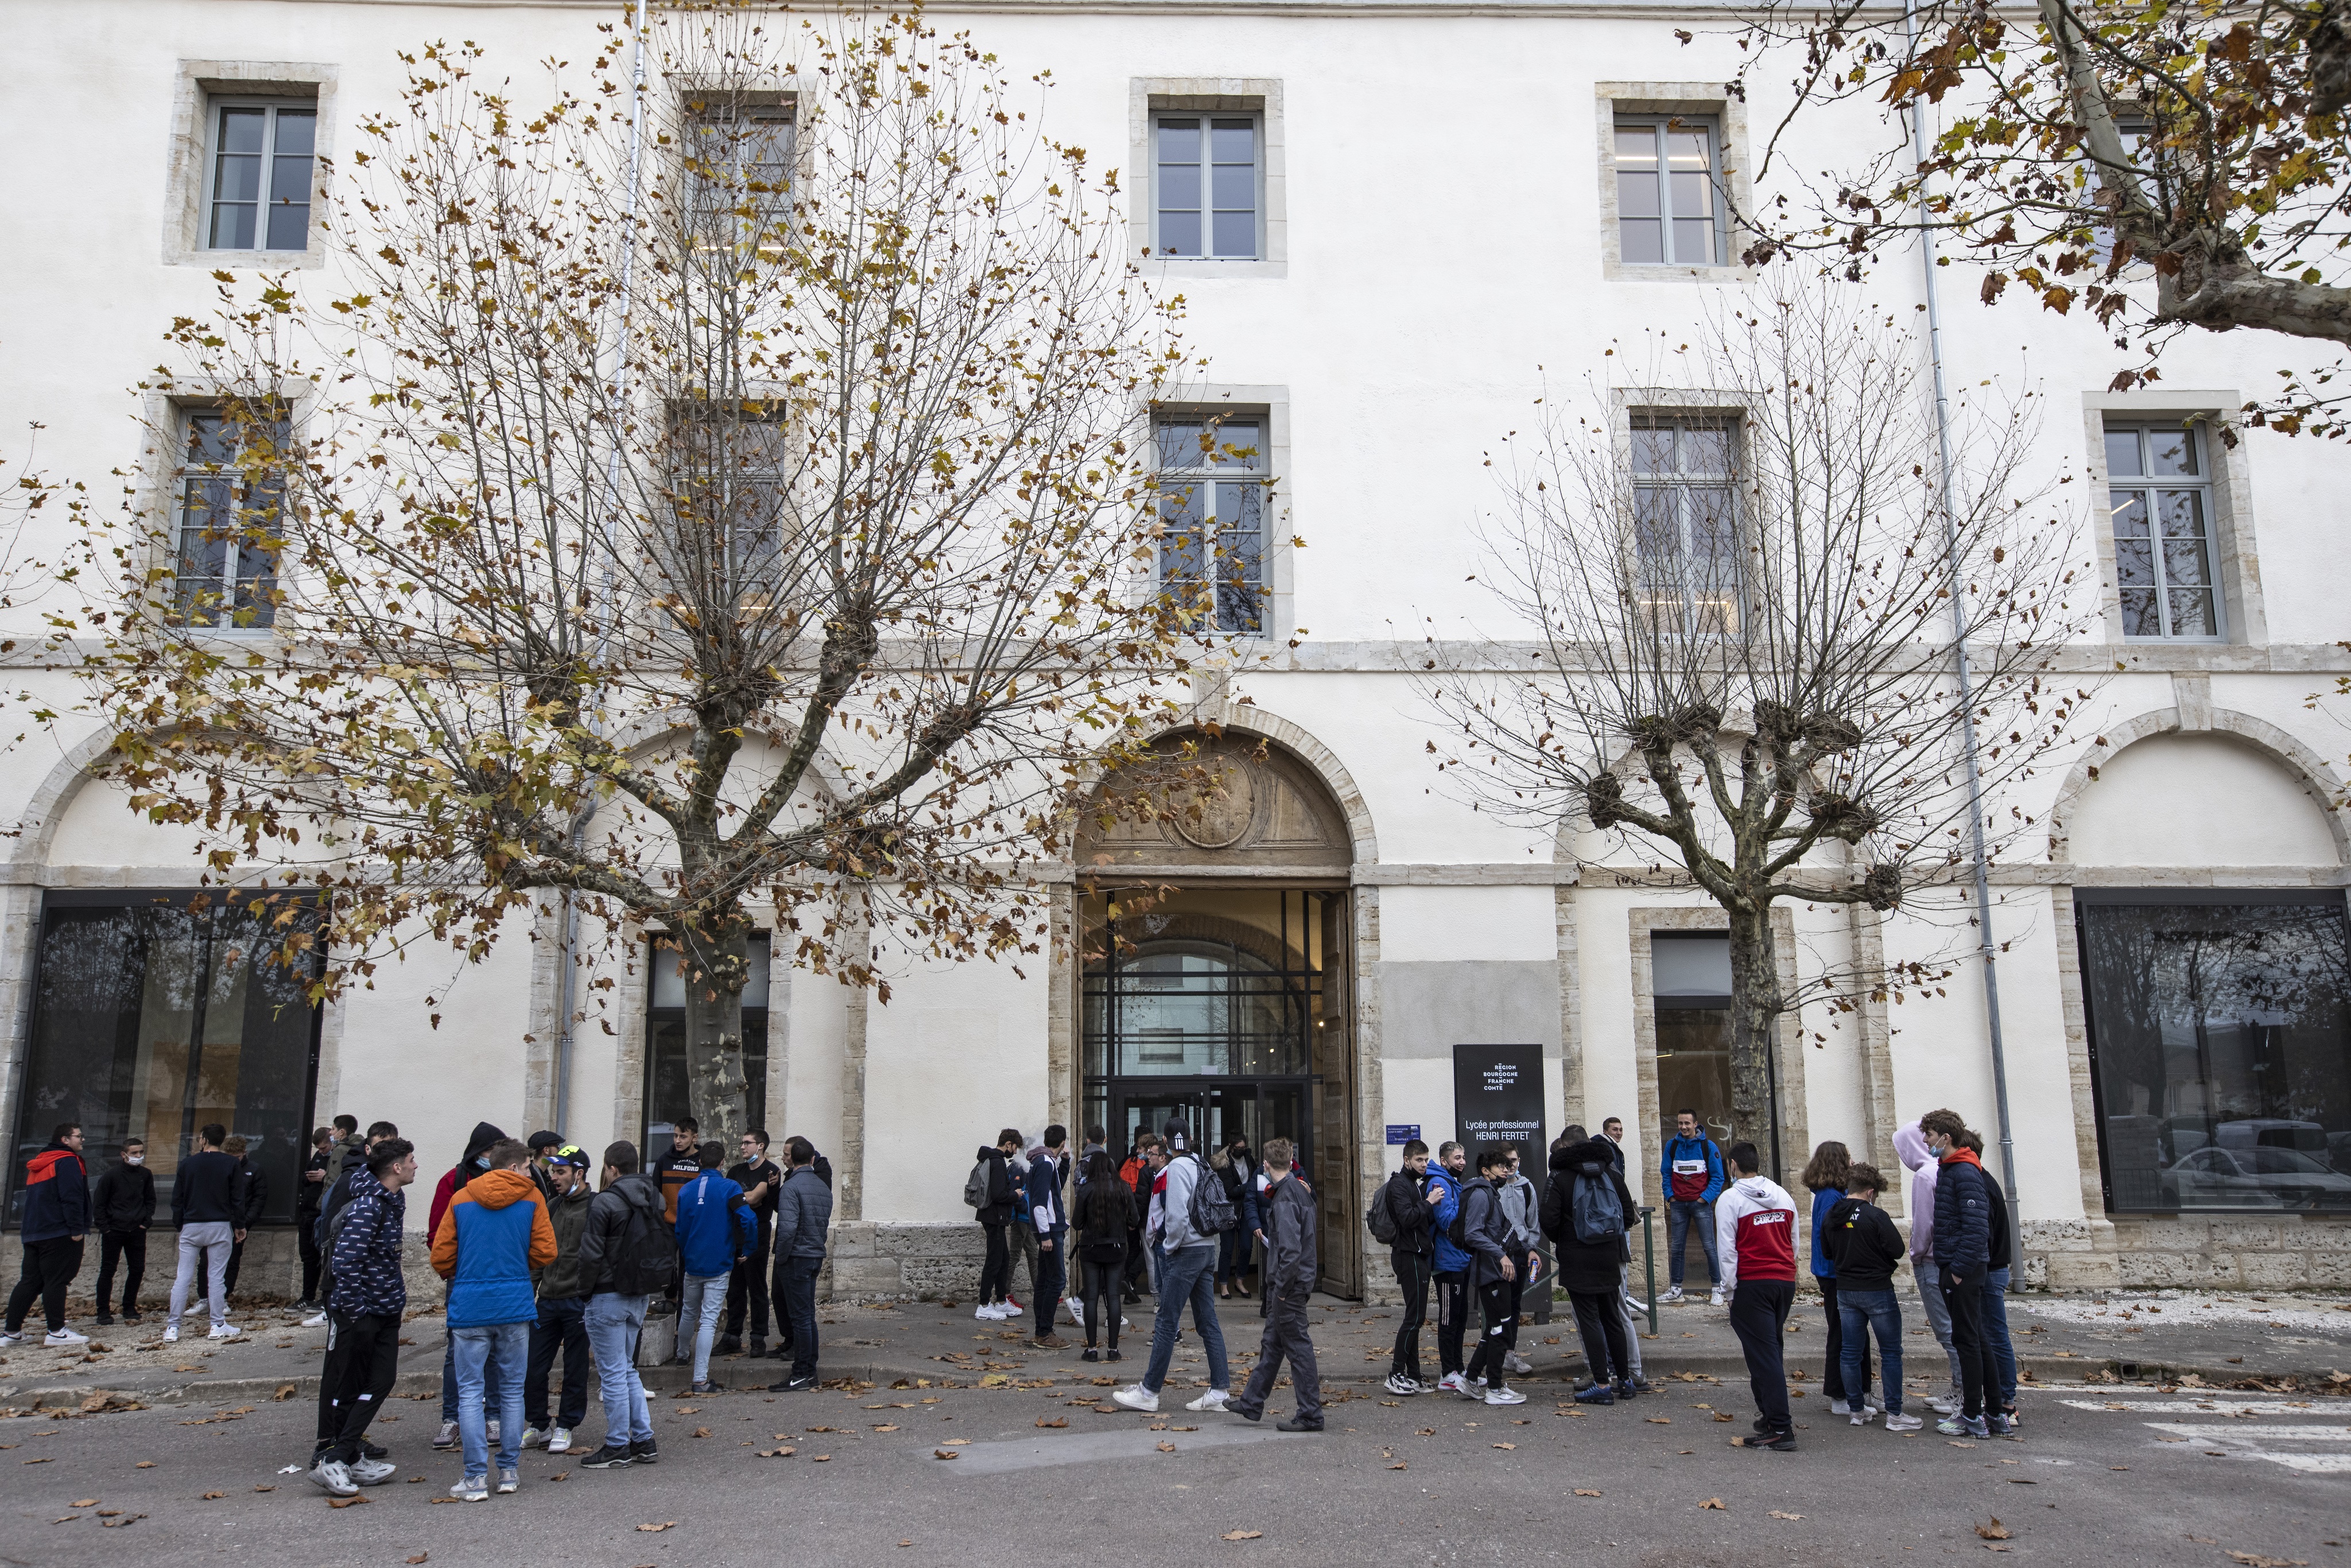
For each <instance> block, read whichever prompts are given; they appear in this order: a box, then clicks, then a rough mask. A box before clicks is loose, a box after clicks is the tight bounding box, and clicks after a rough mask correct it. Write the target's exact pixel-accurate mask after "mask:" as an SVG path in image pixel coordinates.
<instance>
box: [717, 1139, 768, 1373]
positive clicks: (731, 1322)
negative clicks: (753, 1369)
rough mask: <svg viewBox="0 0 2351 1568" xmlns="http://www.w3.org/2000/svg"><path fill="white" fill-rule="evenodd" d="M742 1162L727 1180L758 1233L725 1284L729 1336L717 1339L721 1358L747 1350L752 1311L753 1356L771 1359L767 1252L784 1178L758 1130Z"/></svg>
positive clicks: (744, 1142) (744, 1149)
mask: <svg viewBox="0 0 2351 1568" xmlns="http://www.w3.org/2000/svg"><path fill="white" fill-rule="evenodd" d="M740 1152H741V1154H742V1155H743V1157H742V1159H740V1160H739V1161H737V1163H736V1164H734V1165H732V1166H728V1167H727V1169H726V1179H727V1180H728V1181H731V1182H733V1183H734V1184H735V1185H736V1186H739V1187H741V1188H742V1189H743V1203H744V1207H747V1208H748V1209H749V1210H750V1211H751V1218H752V1220H753V1222H754V1224H755V1225H756V1227H757V1228H756V1229H755V1231H754V1232H753V1234H752V1237H751V1251H750V1255H749V1256H748V1257H747V1258H745V1259H744V1260H742V1261H741V1262H739V1263H737V1264H736V1265H735V1272H734V1274H733V1275H732V1276H731V1277H729V1278H728V1280H727V1281H726V1333H722V1334H720V1335H719V1336H718V1354H721V1355H732V1354H735V1353H736V1352H737V1351H738V1350H741V1349H742V1348H743V1309H744V1307H745V1305H746V1304H748V1305H749V1307H750V1309H751V1354H752V1355H754V1356H755V1357H756V1356H762V1355H765V1354H768V1246H769V1244H770V1243H771V1242H772V1241H773V1239H774V1237H775V1229H776V1189H777V1188H778V1187H779V1186H783V1185H784V1173H783V1171H782V1170H781V1169H779V1168H778V1166H777V1165H776V1162H775V1161H773V1160H771V1159H769V1158H768V1134H766V1133H765V1132H762V1131H757V1130H754V1131H752V1132H748V1133H746V1134H743V1137H742V1140H741V1146H740Z"/></svg>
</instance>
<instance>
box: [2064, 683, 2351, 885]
mask: <svg viewBox="0 0 2351 1568" xmlns="http://www.w3.org/2000/svg"><path fill="white" fill-rule="evenodd" d="M2164 735H2215V736H2225V737H2229V738H2231V739H2232V740H2234V741H2236V742H2237V743H2238V744H2239V745H2241V746H2243V747H2245V748H2246V749H2248V750H2250V751H2252V752H2255V753H2257V754H2259V755H2260V756H2262V757H2263V758H2267V759H2268V760H2270V761H2272V762H2274V763H2276V764H2277V765H2278V766H2279V767H2281V768H2284V769H2285V771H2286V773H2287V774H2288V776H2289V777H2291V778H2292V779H2294V783H2295V785H2296V786H2297V787H2298V788H2299V789H2301V790H2302V792H2303V793H2304V794H2305V795H2307V796H2309V797H2310V799H2311V800H2312V801H2313V803H2314V804H2315V805H2316V806H2317V807H2318V810H2319V814H2320V816H2321V817H2322V818H2323V819H2324V820H2325V823H2326V831H2327V833H2328V836H2329V837H2330V838H2332V839H2333V841H2334V843H2335V859H2336V861H2337V862H2340V863H2343V864H2351V821H2347V820H2346V816H2345V813H2344V811H2343V810H2342V804H2341V802H2342V800H2343V782H2342V780H2341V779H2337V778H2336V777H2335V770H2334V769H2333V768H2330V767H2328V766H2327V764H2326V760H2325V758H2322V757H2320V756H2319V755H2318V753H2317V752H2315V751H2314V750H2312V749H2311V748H2310V747H2308V746H2306V745H2304V743H2303V742H2302V741H2301V740H2300V739H2298V738H2296V737H2294V736H2293V735H2290V734H2288V733H2287V732H2286V731H2284V730H2283V729H2280V728H2279V727H2277V726H2275V725H2273V724H2272V723H2270V722H2269V721H2268V720H2266V719H2261V718H2255V717H2254V716H2252V715H2251V714H2246V713H2239V712H2236V711H2235V710H2234V709H2231V708H2213V709H2210V711H2209V712H2208V713H2202V714H2198V713H2193V712H2186V711H2184V710H2182V709H2181V708H2179V707H2167V708H2157V709H2154V710H2153V711H2151V712H2148V713H2143V714H2140V715H2139V716H2137V717H2135V718H2132V719H2129V720H2126V722H2124V723H2123V724H2121V725H2118V726H2116V727H2113V728H2110V729H2108V730H2107V731H2106V732H2105V736H2104V737H2102V738H2104V739H2105V743H2106V744H2105V746H2104V747H2094V748H2092V750H2091V751H2089V752H2085V755H2084V756H2082V757H2081V758H2078V759H2077V760H2076V761H2075V762H2074V766H2073V768H2071V769H2070V770H2069V771H2068V772H2067V773H2066V775H2065V781H2064V783H2063V784H2061V785H2060V786H2059V787H2058V789H2057V795H2056V799H2055V800H2053V801H2052V803H2051V805H2050V810H2049V859H2050V860H2051V862H2053V863H2055V864H2059V865H2064V864H2070V863H2071V862H2072V856H2071V854H2070V852H2069V841H2068V837H2067V829H2066V824H2067V821H2068V820H2069V818H2070V817H2071V815H2072V812H2073V810H2074V804H2075V803H2076V802H2077V801H2079V800H2081V798H2082V795H2083V793H2084V792H2085V790H2087V789H2089V787H2090V785H2091V784H2092V783H2094V782H2095V775H2096V773H2097V770H2098V769H2099V768H2100V767H2101V766H2102V765H2104V764H2105V763H2108V762H2111V761H2112V760H2113V759H2114V758H2116V757H2119V756H2120V755H2122V753H2123V752H2124V751H2126V750H2127V749H2128V748H2129V747H2133V746H2136V745H2137V744H2138V743H2139V742H2140V741H2142V740H2148V739H2152V738H2153V737H2157V736H2164Z"/></svg>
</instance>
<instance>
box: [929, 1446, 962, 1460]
mask: <svg viewBox="0 0 2351 1568" xmlns="http://www.w3.org/2000/svg"><path fill="white" fill-rule="evenodd" d="M931 1458H935V1459H960V1458H963V1456H962V1455H961V1454H958V1453H956V1451H955V1450H954V1449H953V1448H933V1449H932V1450H931Z"/></svg>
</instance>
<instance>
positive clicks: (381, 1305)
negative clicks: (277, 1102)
mask: <svg viewBox="0 0 2351 1568" xmlns="http://www.w3.org/2000/svg"><path fill="white" fill-rule="evenodd" d="M697 1133H698V1129H697V1128H696V1127H695V1125H694V1124H693V1123H692V1122H691V1121H683V1122H681V1123H680V1124H678V1126H677V1127H676V1128H675V1130H674V1133H673V1135H672V1145H671V1148H670V1149H669V1150H668V1151H667V1152H665V1153H664V1155H660V1156H658V1157H656V1158H655V1159H654V1160H653V1162H652V1165H651V1166H650V1167H648V1168H644V1169H640V1162H639V1158H638V1154H637V1149H636V1145H633V1144H631V1143H629V1142H627V1141H625V1140H623V1141H621V1142H616V1143H613V1144H611V1145H608V1146H607V1147H606V1148H605V1150H604V1153H603V1158H602V1162H601V1170H600V1172H599V1173H598V1174H597V1175H596V1176H595V1177H593V1178H591V1176H590V1159H589V1156H588V1154H587V1152H586V1151H585V1150H583V1149H581V1148H580V1147H579V1146H578V1145H574V1144H569V1143H567V1142H565V1141H564V1139H563V1138H562V1137H561V1136H560V1135H559V1134H554V1133H539V1134H533V1135H532V1137H531V1138H530V1139H529V1140H528V1143H526V1142H522V1141H518V1140H516V1139H512V1138H509V1137H507V1135H506V1134H504V1133H502V1132H501V1131H500V1130H499V1129H498V1128H496V1127H495V1126H492V1125H490V1124H487V1123H483V1124H478V1125H476V1126H475V1129H474V1134H473V1136H472V1137H471V1138H470V1139H469V1140H468V1141H467V1143H466V1145H465V1153H464V1155H462V1156H461V1157H460V1158H459V1160H458V1162H457V1164H456V1165H455V1166H454V1167H452V1169H451V1170H450V1171H449V1172H448V1174H447V1175H445V1176H443V1177H442V1178H441V1182H440V1185H439V1186H438V1187H437V1188H436V1189H435V1191H434V1197H433V1207H432V1212H431V1215H430V1217H429V1219H428V1223H427V1230H428V1233H429V1234H430V1235H431V1237H432V1261H433V1268H434V1272H435V1273H437V1274H439V1275H440V1276H441V1277H442V1278H443V1279H444V1280H446V1281H448V1282H449V1290H448V1299H447V1314H448V1333H447V1336H446V1345H445V1349H444V1355H443V1366H442V1406H443V1407H442V1425H441V1429H440V1432H439V1433H438V1434H437V1436H436V1437H435V1438H434V1448H444V1449H445V1448H458V1449H460V1450H461V1451H462V1458H463V1464H464V1473H463V1474H462V1476H461V1477H460V1479H458V1481H457V1482H456V1484H455V1486H454V1487H453V1488H452V1489H451V1491H450V1495H451V1496H453V1497H455V1498H458V1499H460V1500H465V1501H469V1502H473V1501H480V1500H485V1499H486V1498H488V1497H489V1496H491V1495H492V1493H493V1492H494V1491H495V1492H497V1493H508V1492H513V1491H516V1490H519V1488H520V1485H521V1478H520V1475H519V1472H518V1466H519V1463H520V1459H521V1450H522V1449H523V1448H546V1449H547V1450H548V1451H549V1452H550V1453H558V1454H559V1453H565V1452H568V1451H569V1450H570V1448H571V1446H572V1433H573V1430H574V1429H575V1428H576V1427H579V1426H580V1424H581V1423H582V1422H583V1421H584V1420H585V1419H586V1416H587V1409H588V1405H587V1401H588V1372H589V1368H590V1364H592V1365H593V1367H594V1370H595V1380H596V1384H597V1386H598V1390H599V1393H600V1395H601V1401H602V1404H603V1406H604V1431H605V1438H604V1442H603V1445H602V1446H601V1448H598V1449H597V1450H596V1451H595V1452H593V1453H591V1454H589V1455H587V1456H586V1457H585V1458H582V1459H581V1460H580V1465H581V1466H582V1468H584V1469H621V1468H623V1467H626V1466H630V1465H650V1464H656V1463H658V1462H659V1461H660V1458H661V1452H660V1448H659V1446H658V1444H657V1443H656V1442H655V1440H654V1437H653V1417H652V1412H651V1408H650V1406H648V1404H647V1401H646V1396H645V1389H644V1384H643V1379H642V1378H641V1377H640V1375H639V1374H638V1371H637V1367H638V1364H639V1348H640V1344H641V1343H642V1340H643V1333H644V1326H645V1322H646V1319H647V1316H648V1315H649V1314H650V1313H652V1312H653V1303H654V1301H657V1300H666V1301H674V1302H675V1303H676V1304H677V1307H678V1312H677V1314H676V1318H675V1322H676V1323H677V1335H678V1339H677V1346H676V1348H677V1354H678V1355H679V1356H680V1357H682V1358H684V1359H689V1360H690V1361H691V1362H692V1364H693V1366H694V1386H695V1391H696V1392H697V1393H703V1392H709V1391H711V1390H712V1389H713V1388H714V1387H715V1385H714V1384H713V1383H712V1382H711V1379H710V1371H709V1365H710V1356H711V1354H712V1352H713V1350H714V1348H720V1347H723V1344H724V1343H725V1342H720V1344H719V1345H718V1346H715V1345H714V1341H716V1339H717V1328H718V1322H719V1317H720V1314H721V1312H722V1311H726V1310H727V1309H728V1303H729V1301H732V1302H733V1303H734V1305H733V1308H732V1311H733V1312H734V1316H733V1317H732V1318H731V1320H730V1321H729V1325H728V1327H727V1330H726V1336H725V1340H726V1342H737V1343H739V1340H738V1335H739V1333H740V1330H741V1328H742V1326H743V1321H744V1320H743V1316H742V1313H743V1310H744V1308H745V1307H746V1306H749V1307H750V1308H751V1310H752V1318H751V1327H752V1331H753V1348H754V1350H755V1352H757V1353H764V1352H765V1338H766V1333H767V1312H768V1294H769V1292H768V1283H769V1281H768V1277H767V1276H766V1273H765V1267H764V1266H765V1264H766V1263H767V1261H768V1258H769V1256H770V1255H771V1254H772V1258H773V1263H774V1270H773V1276H772V1285H773V1294H774V1300H775V1302H776V1305H777V1308H778V1312H777V1318H778V1324H779V1325H780V1326H782V1327H783V1328H784V1330H785V1333H784V1338H783V1345H782V1348H781V1351H780V1353H779V1354H788V1355H789V1356H790V1358H791V1362H792V1364H791V1368H790V1371H789V1374H788V1375H786V1376H785V1377H784V1378H782V1379H781V1380H779V1381H778V1382H777V1383H775V1384H773V1385H770V1386H771V1387H772V1388H773V1389H774V1390H775V1391H777V1392H787V1391H799V1390H805V1389H809V1388H813V1387H814V1386H816V1367H817V1351H818V1341H817V1330H816V1305H815V1303H816V1280H817V1275H818V1273H819V1272H820V1270H821V1269H822V1268H823V1263H824V1254H825V1237H826V1232H827V1230H828V1228H829V1227H830V1226H831V1219H832V1196H831V1179H830V1177H831V1173H830V1169H829V1167H826V1166H824V1162H823V1160H822V1156H820V1155H819V1154H818V1153H817V1151H816V1149H815V1146H814V1145H811V1144H810V1142H809V1141H808V1140H807V1139H806V1138H799V1137H794V1138H789V1139H786V1140H785V1142H784V1145H783V1150H782V1153H783V1155H784V1161H783V1164H782V1165H780V1166H779V1165H778V1164H777V1163H776V1162H775V1161H772V1160H770V1159H769V1158H768V1134H765V1133H764V1132H752V1133H748V1134H744V1136H743V1138H742V1140H741V1145H740V1148H739V1153H740V1154H741V1155H742V1158H741V1160H740V1161H738V1162H737V1165H736V1166H733V1167H732V1168H730V1169H727V1170H726V1171H724V1172H722V1171H721V1169H720V1167H721V1166H722V1165H724V1164H725V1158H726V1150H725V1148H724V1145H721V1144H719V1143H716V1142H708V1143H703V1142H698V1141H697V1138H696V1134H697ZM415 1179H416V1153H415V1149H414V1146H413V1145H411V1144H410V1143H408V1142H407V1141H406V1140H405V1139H402V1138H401V1137H400V1136H398V1129H396V1128H394V1127H392V1125H391V1124H389V1123H378V1124H376V1125H375V1126H373V1127H371V1128H370V1129H369V1134H368V1136H367V1138H366V1139H364V1140H361V1141H360V1150H359V1153H358V1158H357V1160H356V1162H355V1163H353V1164H351V1166H350V1168H349V1170H348V1171H347V1172H345V1173H344V1174H343V1175H342V1176H340V1178H339V1179H338V1180H337V1181H336V1182H335V1184H334V1185H333V1186H330V1187H329V1189H328V1191H327V1194H326V1196H325V1197H323V1199H322V1201H321V1203H320V1205H319V1209H318V1211H317V1220H316V1225H315V1228H314V1230H313V1234H312V1237H311V1241H312V1243H313V1244H314V1245H316V1246H317V1247H318V1248H319V1251H320V1253H321V1254H322V1260H323V1266H322V1268H321V1270H320V1275H319V1282H318V1290H319V1300H320V1301H322V1302H323V1303H324V1309H323V1310H324V1312H325V1319H326V1322H327V1325H328V1339H327V1351H326V1364H325V1368H324V1371H323V1373H322V1375H321V1377H320V1380H319V1419H318V1435H317V1442H316V1445H315V1448H314V1449H313V1453H312V1457H311V1463H310V1479H312V1480H313V1481H314V1482H316V1483H317V1484H318V1485H319V1487H320V1488H322V1489H324V1490H326V1491H328V1492H329V1493H331V1494H333V1495H335V1496H338V1497H347V1496H351V1495H355V1494H356V1493H357V1491H358V1490H359V1489H360V1487H364V1486H371V1485H377V1484H380V1483H381V1482H382V1481H384V1480H387V1479H390V1477H391V1475H392V1467H391V1466H390V1465H389V1464H388V1463H386V1462H385V1453H384V1450H383V1449H381V1448H378V1447H376V1446H375V1445H373V1444H372V1443H371V1442H370V1441H369V1440H368V1437H367V1431H368V1427H369V1425H370V1423H371V1422H372V1420H373V1419H374V1417H375V1415H376V1413H377V1411H378V1410H379V1409H380V1408H381V1404H382V1401H383V1399H384V1398H385V1396H387V1395H388V1394H389V1393H390V1392H391V1389H392V1382H393V1380H394V1378H395V1376H396V1375H397V1370H398V1359H399V1350H398V1347H399V1343H400V1337H399V1335H400V1323H401V1321H402V1316H403V1314H404V1313H405V1312H406V1311H407V1304H408V1292H407V1287H406V1284H405V1281H404V1280H403V1278H402V1272H401V1254H400V1242H401V1235H402V1228H403V1226H404V1224H405V1217H406V1213H407V1197H406V1194H405V1189H406V1188H407V1187H408V1186H410V1185H411V1184H413V1182H414V1181H415ZM689 1346H690V1348H689ZM559 1354H560V1355H561V1357H562V1359H563V1383H562V1402H561V1405H560V1406H558V1407H556V1408H554V1409H553V1410H552V1411H550V1405H549V1376H550V1375H551V1374H552V1372H553V1370H554V1364H555V1360H556V1357H557V1356H558V1355H559ZM493 1411H495V1413H493ZM493 1445H495V1451H493ZM493 1469H495V1471H496V1474H495V1476H493V1474H492V1471H493Z"/></svg>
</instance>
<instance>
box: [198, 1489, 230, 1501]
mask: <svg viewBox="0 0 2351 1568" xmlns="http://www.w3.org/2000/svg"><path fill="white" fill-rule="evenodd" d="M226 1496H228V1493H226V1492H225V1491H208V1492H206V1493H204V1501H206V1502H218V1501H220V1500H221V1499H223V1498H225V1497H226Z"/></svg>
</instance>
